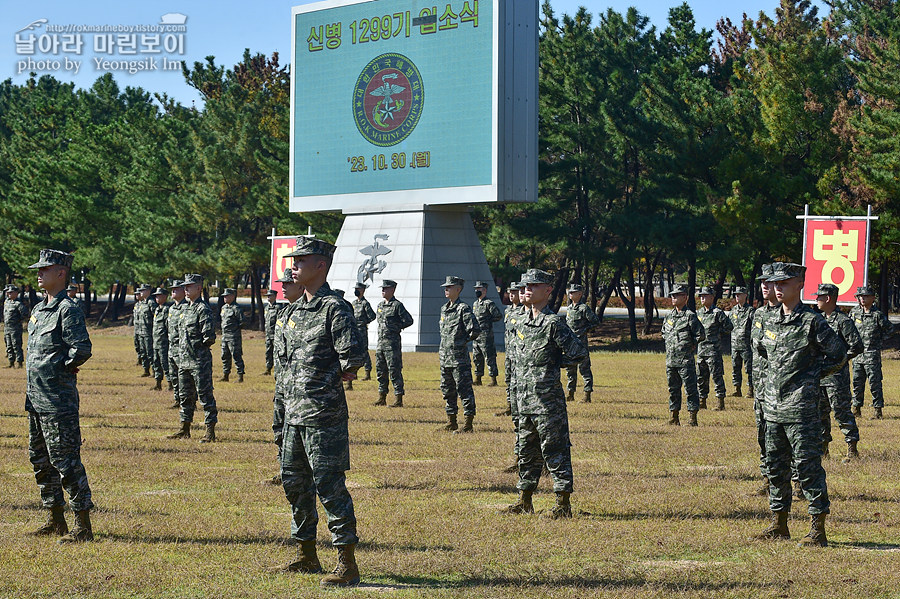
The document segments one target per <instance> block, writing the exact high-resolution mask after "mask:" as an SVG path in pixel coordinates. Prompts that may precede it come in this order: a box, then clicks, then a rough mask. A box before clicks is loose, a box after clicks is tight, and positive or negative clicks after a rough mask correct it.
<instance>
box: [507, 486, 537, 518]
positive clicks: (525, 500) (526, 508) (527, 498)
mask: <svg viewBox="0 0 900 599" xmlns="http://www.w3.org/2000/svg"><path fill="white" fill-rule="evenodd" d="M531 495H532V492H531V491H519V500H518V501H517V502H515V503H514V504H512V505H509V506H506V507H505V508H503V509H502V510H500V513H501V514H533V513H534V506H533V505H532V504H531Z"/></svg>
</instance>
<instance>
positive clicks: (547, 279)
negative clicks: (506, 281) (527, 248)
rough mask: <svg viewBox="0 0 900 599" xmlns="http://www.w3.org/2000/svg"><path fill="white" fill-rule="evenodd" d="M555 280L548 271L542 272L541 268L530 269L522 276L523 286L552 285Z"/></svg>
mask: <svg viewBox="0 0 900 599" xmlns="http://www.w3.org/2000/svg"><path fill="white" fill-rule="evenodd" d="M553 280H554V277H553V275H551V274H550V273H549V272H547V271H546V270H541V269H539V268H529V269H528V270H527V271H525V274H524V275H522V285H535V284H544V285H552V284H553Z"/></svg>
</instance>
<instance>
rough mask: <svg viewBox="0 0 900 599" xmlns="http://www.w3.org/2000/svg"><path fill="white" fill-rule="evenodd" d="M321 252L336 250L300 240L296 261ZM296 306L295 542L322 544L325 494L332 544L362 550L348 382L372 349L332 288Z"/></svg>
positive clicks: (291, 469) (291, 432)
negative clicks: (351, 481)
mask: <svg viewBox="0 0 900 599" xmlns="http://www.w3.org/2000/svg"><path fill="white" fill-rule="evenodd" d="M322 246H325V247H330V251H332V252H333V248H334V246H330V244H326V243H325V242H323V241H320V240H318V239H314V238H300V239H299V240H298V249H297V250H296V251H295V252H292V254H299V255H305V254H302V252H309V251H313V250H316V249H317V248H319V247H322ZM320 251H322V250H320ZM326 251H327V250H326ZM292 306H293V308H292V312H291V313H290V317H289V319H288V321H287V323H286V327H285V329H284V330H285V337H286V342H287V352H288V359H287V361H288V364H289V365H290V369H291V371H290V389H289V391H287V392H286V395H285V425H284V440H283V445H282V454H281V478H282V484H283V486H284V492H285V495H286V496H287V499H288V501H289V502H290V504H291V510H292V514H293V525H292V530H294V532H293V533H292V534H293V536H294V537H295V538H296V539H297V540H299V541H309V540H314V539H315V538H316V527H317V525H318V519H319V518H318V514H317V512H316V503H315V501H316V495H317V494H318V496H319V499H320V501H321V502H322V506H323V508H324V509H325V513H326V516H327V518H328V529H329V531H331V540H332V543H333V544H334V545H336V546H343V545H355V544H356V543H357V542H358V540H359V538H358V537H357V535H356V516H355V514H354V509H353V500H352V498H351V497H350V493H349V492H348V491H347V487H346V484H345V474H344V472H346V471H347V470H349V469H350V440H349V433H348V426H347V423H348V417H349V416H348V411H347V399H346V396H345V395H344V387H343V385H342V384H341V376H342V373H345V372H353V373H355V372H356V370H358V369H359V368H360V367H361V366H362V365H363V363H364V361H365V358H364V356H363V354H364V352H365V345H364V344H363V342H362V339H361V338H360V336H359V329H358V327H357V324H356V321H355V319H354V318H353V312H352V309H351V308H350V305H349V304H348V303H347V302H346V301H344V300H342V299H340V298H339V297H338V296H337V295H335V294H334V292H333V291H332V290H331V288H330V287H329V286H328V284H327V283H325V284H323V285H322V287H320V288H319V289H318V290H317V291H316V293H315V295H314V296H313V297H312V299H309V300H308V299H307V298H306V296H305V295H304V296H301V297H300V299H298V300H297V301H296V302H294V304H292Z"/></svg>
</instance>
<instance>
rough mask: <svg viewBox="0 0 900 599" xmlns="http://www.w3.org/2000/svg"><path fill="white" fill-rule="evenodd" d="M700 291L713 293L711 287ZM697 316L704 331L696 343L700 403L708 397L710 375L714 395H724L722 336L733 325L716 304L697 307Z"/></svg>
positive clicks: (728, 331) (729, 330)
mask: <svg viewBox="0 0 900 599" xmlns="http://www.w3.org/2000/svg"><path fill="white" fill-rule="evenodd" d="M700 292H701V293H709V294H713V295H714V292H713V290H712V289H710V288H708V287H704V288H703V289H701V290H700ZM697 318H698V319H699V320H700V324H702V325H703V330H704V331H705V332H706V339H705V340H703V341H700V343H699V344H698V345H697V365H698V369H699V372H698V378H697V389H698V391H699V393H700V401H701V403H702V402H704V401H705V400H706V398H707V397H709V378H710V375H712V379H713V382H714V383H715V385H716V397H719V398H721V397H725V368H724V366H723V364H722V336H723V335H727V334H728V333H730V332H731V330H732V328H733V325H732V324H731V320H730V319H729V318H728V315H727V314H725V312H723V311H722V310H721V309H720V308H718V307H717V306H713V307H712V308H711V309H707V308H704V307H702V306H701V307H700V308H697Z"/></svg>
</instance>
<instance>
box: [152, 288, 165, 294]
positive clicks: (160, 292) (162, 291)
mask: <svg viewBox="0 0 900 599" xmlns="http://www.w3.org/2000/svg"><path fill="white" fill-rule="evenodd" d="M150 295H169V292H168V290H166V288H165V287H157V288H156V290H155V291H154V292H153V293H151V294H150Z"/></svg>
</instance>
